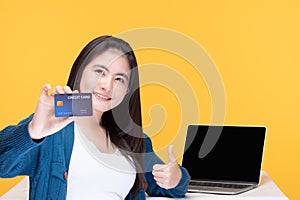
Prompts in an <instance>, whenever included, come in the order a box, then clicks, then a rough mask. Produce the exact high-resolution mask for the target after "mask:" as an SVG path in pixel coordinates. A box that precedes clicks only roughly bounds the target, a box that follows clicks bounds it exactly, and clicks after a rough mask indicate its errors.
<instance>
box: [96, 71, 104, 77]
mask: <svg viewBox="0 0 300 200" xmlns="http://www.w3.org/2000/svg"><path fill="white" fill-rule="evenodd" d="M95 72H97V73H98V74H99V75H100V76H104V75H105V71H104V70H102V69H97V70H95Z"/></svg>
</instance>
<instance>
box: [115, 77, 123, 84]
mask: <svg viewBox="0 0 300 200" xmlns="http://www.w3.org/2000/svg"><path fill="white" fill-rule="evenodd" d="M116 81H118V82H120V83H122V84H124V83H125V80H124V78H121V77H117V78H116Z"/></svg>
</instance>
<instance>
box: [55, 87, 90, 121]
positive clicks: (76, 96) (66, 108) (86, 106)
mask: <svg viewBox="0 0 300 200" xmlns="http://www.w3.org/2000/svg"><path fill="white" fill-rule="evenodd" d="M54 113H55V117H71V116H91V115H92V114H93V109H92V94H91V93H72V94H55V95H54Z"/></svg>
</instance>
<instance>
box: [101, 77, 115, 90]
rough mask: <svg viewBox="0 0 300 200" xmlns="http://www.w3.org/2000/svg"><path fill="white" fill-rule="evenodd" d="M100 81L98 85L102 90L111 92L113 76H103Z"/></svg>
mask: <svg viewBox="0 0 300 200" xmlns="http://www.w3.org/2000/svg"><path fill="white" fill-rule="evenodd" d="M98 83H99V86H98V87H100V89H101V90H102V91H106V92H111V90H112V88H113V77H112V76H109V75H107V76H105V77H101V78H100V80H99V82H98Z"/></svg>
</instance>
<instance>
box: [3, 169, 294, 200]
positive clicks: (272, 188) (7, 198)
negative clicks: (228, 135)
mask: <svg viewBox="0 0 300 200" xmlns="http://www.w3.org/2000/svg"><path fill="white" fill-rule="evenodd" d="M28 184H29V182H28V178H24V179H23V180H22V181H21V182H19V183H18V184H17V185H15V186H14V187H13V188H12V189H11V190H9V191H8V192H7V193H5V194H4V195H3V196H2V197H0V200H26V199H28V192H29V190H28V188H29V187H28ZM158 199H160V200H166V199H170V198H163V197H148V198H147V200H158ZM183 199H190V200H196V199H199V200H212V199H217V200H218V199H233V200H245V199H247V200H248V199H249V200H288V198H287V197H286V196H285V195H284V194H283V193H282V192H281V191H280V189H279V188H278V187H277V186H276V184H275V183H274V182H273V181H272V180H271V178H270V177H269V176H268V174H267V173H266V172H262V176H261V183H260V185H259V187H257V188H255V189H253V190H250V191H247V192H244V193H242V194H238V195H213V194H204V193H188V194H187V195H186V197H185V198H183Z"/></svg>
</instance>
